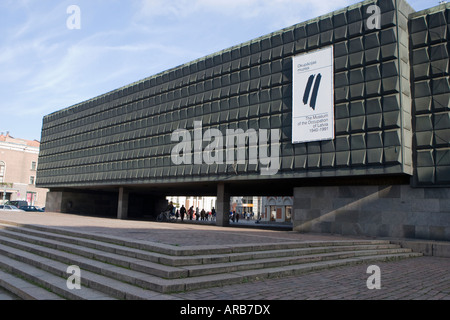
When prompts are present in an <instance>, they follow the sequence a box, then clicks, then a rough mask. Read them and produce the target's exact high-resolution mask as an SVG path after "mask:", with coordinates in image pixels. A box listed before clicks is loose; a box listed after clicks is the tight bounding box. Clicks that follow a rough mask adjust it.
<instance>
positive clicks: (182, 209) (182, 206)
mask: <svg viewBox="0 0 450 320" xmlns="http://www.w3.org/2000/svg"><path fill="white" fill-rule="evenodd" d="M185 214H186V208H185V207H184V204H182V205H181V208H180V216H181V222H183V221H184V215H185Z"/></svg>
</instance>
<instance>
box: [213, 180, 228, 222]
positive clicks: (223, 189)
mask: <svg viewBox="0 0 450 320" xmlns="http://www.w3.org/2000/svg"><path fill="white" fill-rule="evenodd" d="M216 205H217V207H216V225H218V226H221V227H227V226H228V225H229V224H230V218H229V214H230V192H229V189H228V186H227V185H225V183H223V182H221V183H219V184H218V185H217V202H216Z"/></svg>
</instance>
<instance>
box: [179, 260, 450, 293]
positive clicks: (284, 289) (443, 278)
mask: <svg viewBox="0 0 450 320" xmlns="http://www.w3.org/2000/svg"><path fill="white" fill-rule="evenodd" d="M376 265H377V266H379V267H380V271H381V289H372V290H369V289H368V288H367V284H366V282H367V279H368V278H369V277H370V276H371V273H369V274H368V273H367V268H368V266H369V265H366V264H361V265H357V266H348V267H338V268H334V269H329V270H322V271H317V272H312V273H307V274H303V275H300V276H292V277H286V278H280V279H268V280H261V281H258V282H252V283H245V284H239V285H229V286H225V287H222V288H219V287H216V288H209V289H201V290H197V291H192V292H186V293H178V294H176V295H175V296H176V297H178V298H180V299H190V300H194V301H201V300H240V301H249V300H413V299H419V300H450V259H448V258H436V257H419V258H412V259H408V260H401V261H393V262H383V263H377V264H376Z"/></svg>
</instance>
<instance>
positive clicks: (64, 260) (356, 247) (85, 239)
mask: <svg viewBox="0 0 450 320" xmlns="http://www.w3.org/2000/svg"><path fill="white" fill-rule="evenodd" d="M166 247H167V250H164V248H166ZM154 248H156V250H157V251H158V252H155V251H152V249H154ZM420 255H421V254H416V253H413V252H411V250H410V249H402V248H400V246H398V245H392V244H390V242H389V241H388V240H350V241H313V242H284V243H274V244H263V245H260V244H245V245H240V246H202V247H193V248H190V247H189V248H186V247H184V248H174V247H173V246H167V245H162V244H158V243H153V242H149V241H136V240H129V239H123V238H118V237H113V236H106V235H99V234H93V233H92V234H91V233H87V232H82V233H79V232H78V231H73V230H65V229H64V228H54V227H43V226H26V227H18V226H12V225H11V224H7V225H5V224H3V225H0V268H1V269H2V272H5V273H6V274H5V279H9V280H8V281H6V280H5V281H3V282H0V287H3V288H5V289H6V290H8V291H10V292H14V291H17V292H19V293H20V292H21V291H20V288H25V287H27V283H29V285H28V286H29V287H30V290H37V291H39V290H45V292H47V293H45V294H44V291H41V292H42V297H44V299H47V298H45V297H49V298H48V299H50V297H53V298H55V296H54V294H56V296H58V297H62V298H65V299H93V300H98V299H133V300H136V299H145V300H148V299H158V300H161V299H171V298H172V297H171V296H170V295H166V293H172V292H182V291H188V290H195V289H199V288H206V287H211V286H222V285H228V284H235V283H242V282H247V281H253V280H258V279H264V278H273V277H282V276H286V275H295V274H299V273H303V272H308V271H314V270H319V269H325V268H332V267H337V266H342V265H350V264H357V263H372V262H376V261H389V260H394V259H403V258H410V257H415V256H420ZM164 262H168V263H167V264H168V265H167V264H166V265H164V264H163V263H164ZM71 265H77V266H79V267H80V268H81V270H82V274H81V280H82V288H83V289H82V290H68V289H67V286H66V280H67V278H68V277H69V276H70V275H69V274H68V273H67V267H68V266H71ZM15 278H17V279H19V280H21V281H18V280H15ZM36 285H37V286H38V287H40V289H33V286H36ZM20 294H21V295H19V297H21V298H23V299H33V297H34V298H39V294H35V295H34V296H32V295H28V296H27V293H25V292H22V293H20Z"/></svg>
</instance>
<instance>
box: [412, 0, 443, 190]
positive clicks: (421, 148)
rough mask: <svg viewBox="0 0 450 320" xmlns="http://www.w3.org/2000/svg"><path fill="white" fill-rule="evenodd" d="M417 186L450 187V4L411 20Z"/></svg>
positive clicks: (417, 14) (418, 15) (414, 16)
mask: <svg viewBox="0 0 450 320" xmlns="http://www.w3.org/2000/svg"><path fill="white" fill-rule="evenodd" d="M410 33H411V36H410V38H411V41H410V48H411V50H410V58H411V59H410V60H411V61H412V64H411V67H412V69H411V74H412V80H413V82H412V89H413V90H412V91H413V94H414V95H413V97H414V99H413V102H414V103H413V114H414V121H413V124H414V132H415V134H414V144H415V151H416V152H415V153H414V158H415V163H416V168H415V174H414V181H413V182H414V185H417V186H450V76H449V75H450V66H449V64H450V60H449V52H450V41H449V34H450V3H449V4H446V5H445V4H443V5H440V6H437V7H435V8H432V9H430V10H425V11H423V12H420V13H416V14H413V15H412V16H411V21H410Z"/></svg>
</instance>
